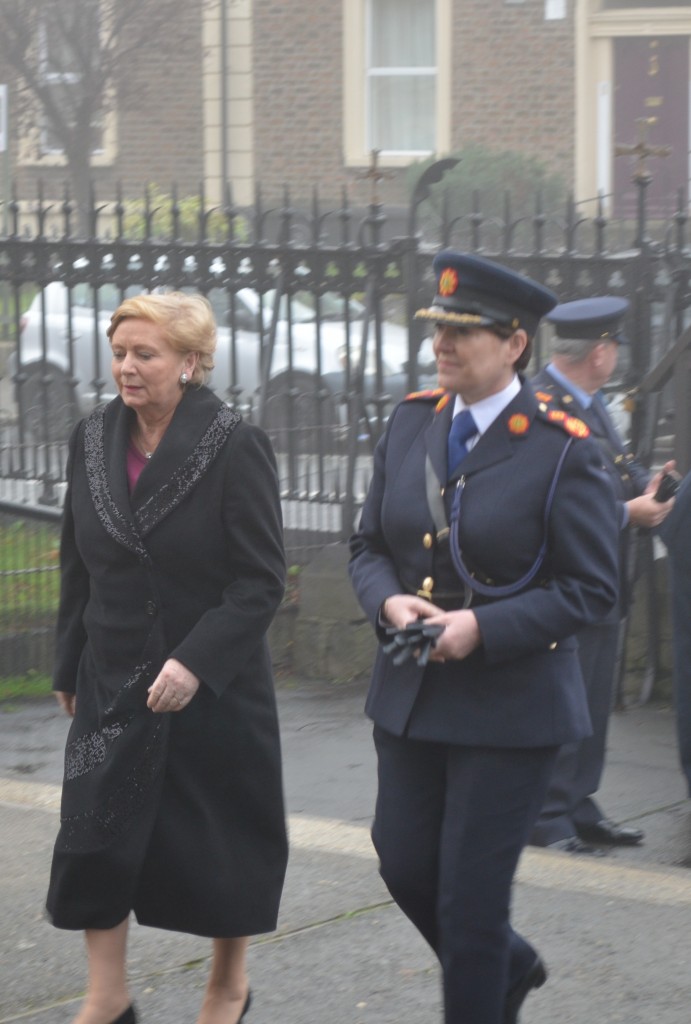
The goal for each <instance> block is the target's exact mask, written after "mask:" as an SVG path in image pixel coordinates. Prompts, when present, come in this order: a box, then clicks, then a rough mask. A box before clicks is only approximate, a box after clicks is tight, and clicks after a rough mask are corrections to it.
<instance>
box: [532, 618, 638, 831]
mask: <svg viewBox="0 0 691 1024" xmlns="http://www.w3.org/2000/svg"><path fill="white" fill-rule="evenodd" d="M620 629H621V627H620V623H619V621H618V620H617V621H615V622H605V623H599V624H597V625H594V626H587V627H586V628H585V629H583V630H581V631H580V633H578V660H579V663H580V666H581V673H582V675H583V681H584V682H585V688H586V693H587V697H588V711H589V712H590V721H591V723H592V727H593V732H592V735H591V736H588V737H586V739H583V740H579V741H578V742H577V743H566V744H564V746H563V747H562V748H561V749H560V751H559V756H558V757H557V762H556V765H555V767H554V774H553V776H552V779H551V781H550V784H549V789H548V790H547V796H546V798H545V803H544V806H543V808H542V810H541V812H540V816H539V818H538V821H537V824H536V826H535V829H534V830H533V834H532V836H531V841H532V842H533V843H534V844H535V845H537V846H549V845H550V844H551V843H556V842H558V841H559V840H561V839H570V838H572V837H573V836H574V835H576V834H577V833H578V829H579V828H582V827H583V826H586V827H587V826H588V825H594V824H595V823H596V822H598V821H600V820H601V819H602V818H604V817H605V815H604V812H603V811H602V809H601V807H600V806H599V805H598V803H597V802H596V801H595V800H594V798H593V794H594V793H596V792H597V790H598V789H599V787H600V782H601V780H602V773H603V771H604V767H605V756H606V751H607V731H608V726H609V719H610V715H611V712H612V703H613V698H614V677H615V673H616V665H617V654H618V650H619V634H620Z"/></svg>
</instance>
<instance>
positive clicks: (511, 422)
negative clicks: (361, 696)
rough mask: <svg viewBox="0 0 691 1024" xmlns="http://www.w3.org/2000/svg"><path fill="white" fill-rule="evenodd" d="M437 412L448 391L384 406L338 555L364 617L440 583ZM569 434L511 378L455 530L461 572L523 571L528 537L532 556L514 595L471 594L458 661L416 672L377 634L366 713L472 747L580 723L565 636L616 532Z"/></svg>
mask: <svg viewBox="0 0 691 1024" xmlns="http://www.w3.org/2000/svg"><path fill="white" fill-rule="evenodd" d="M452 410H453V402H452V401H448V400H447V396H443V397H442V399H441V400H439V399H438V396H434V397H430V396H425V395H422V396H420V397H413V398H411V399H410V400H407V401H405V402H403V403H401V404H400V405H399V406H398V407H397V408H396V409H395V410H394V413H393V414H392V416H391V418H390V420H389V423H388V426H387V430H386V433H385V435H384V437H383V438H382V440H381V442H380V443H379V445H378V447H377V450H376V454H375V464H374V474H373V479H372V483H371V486H370V490H369V493H368V496H367V499H366V502H365V505H364V508H363V512H362V518H361V522H360V526H359V529H358V531H357V533H356V534H355V535H354V536H353V538H352V540H351V562H350V573H351V578H352V582H353V585H354V588H355V591H356V594H357V596H358V598H359V601H360V603H361V605H362V607H363V609H364V611H365V612H366V614H367V616H368V617H369V619H370V621H371V622H372V624H373V625H374V626H375V628H377V627H378V624H379V619H378V616H379V612H380V608H381V605H382V603H383V602H384V600H385V599H386V598H387V597H390V596H391V595H393V594H398V593H401V592H412V593H415V592H417V591H423V592H424V591H427V592H429V593H430V596H431V600H432V601H434V600H435V596H437V594H438V593H439V591H440V590H443V589H444V588H443V587H442V585H441V582H440V581H442V580H443V579H446V580H447V583H445V584H444V587H447V586H448V578H449V573H448V564H449V557H448V542H446V543H445V541H444V538H443V536H442V534H443V528H442V529H441V530H440V529H439V522H438V517H436V516H435V515H434V511H433V508H432V505H433V504H434V502H433V501H432V500H431V494H432V492H433V491H434V489H435V488H436V489H437V490H438V492H442V493H444V494H445V496H446V497H448V492H449V490H450V489H453V487H454V486H455V479H454V478H452V481H451V482H450V483H449V484H448V486H447V469H446V448H447V437H448V432H449V427H450V423H451V415H452ZM580 432H581V430H580V427H579V425H578V421H572V420H568V419H565V420H560V419H555V420H552V419H551V418H550V417H549V415H548V414H547V413H543V412H541V411H540V410H539V408H538V402H537V400H536V398H535V395H534V393H533V391H532V389H531V387H530V385H529V384H527V383H523V385H522V388H521V391H520V392H519V394H518V395H517V396H516V397H515V398H514V399H513V400H512V401H511V402H510V403H509V405H508V406H507V407H506V408H505V409H504V411H503V412H502V413H501V414H500V415H499V416H498V417H497V418H496V419H495V421H494V422H493V423H492V424H491V426H490V427H489V429H488V430H487V431H486V432H485V433H484V434H483V435H482V436H481V437H480V439H479V441H478V443H477V445H476V446H475V447H474V448H473V449H472V450H471V451H470V453H469V454H468V455H467V456H466V458H465V459H464V461H463V462H462V464H461V467H460V469H461V472H462V474H463V478H464V489H463V501H462V509H461V516H460V521H459V536H460V546H461V549H462V553H463V557H464V560H465V561H466V563H467V565H468V568H469V569H471V570H472V571H474V572H475V573H476V575H478V578H479V577H480V576H482V578H483V579H484V580H489V581H492V582H493V583H494V584H501V585H508V584H511V583H515V582H516V581H518V580H520V579H521V578H522V577H523V576H524V574H526V573H527V572H528V571H529V570H530V568H531V567H532V566H533V564H534V563H535V561H536V556H537V554H538V552H539V550H540V547H541V545H542V543H543V540H544V541H546V557H545V559H544V562H543V563H542V565H541V568H540V571H539V573H538V574H537V576H536V578H535V579H534V580H533V581H532V583H530V584H529V585H527V586H526V587H524V588H521V589H520V590H519V591H518V592H517V593H516V594H514V595H513V596H507V597H504V598H502V599H498V600H492V599H491V598H490V599H483V603H480V602H479V601H478V602H474V604H473V609H474V611H475V615H476V617H477V621H478V624H479V627H480V632H481V634H482V645H481V647H480V648H478V649H477V650H475V651H474V652H473V653H472V654H471V655H469V656H468V657H467V658H465V659H463V660H461V661H450V662H447V663H445V664H433V663H430V664H428V665H427V667H426V668H424V669H423V668H420V667H419V666H418V665H417V663H416V662H415V661H414V660H413V659H411V660H409V661H407V662H404V663H403V664H402V665H396V664H395V663H394V661H393V656H392V655H391V654H386V653H384V651H383V650H382V647H381V646H380V647H379V649H378V652H377V657H376V661H375V666H374V671H373V676H372V682H371V686H370V690H369V694H368V698H367V711H368V714H369V715H370V716H371V718H372V719H373V720H374V721H375V722H376V723H377V724H378V725H380V726H382V727H383V728H384V729H386V730H388V731H389V732H392V733H394V734H395V735H399V736H400V735H403V734H406V735H408V736H410V737H411V738H413V739H423V740H435V741H440V742H444V743H456V744H470V745H475V746H483V745H484V746H498V747H537V746H552V745H558V744H562V743H567V742H569V741H572V740H576V739H579V738H581V737H583V736H584V735H587V733H588V732H589V728H590V723H589V718H588V710H587V705H586V699H585V694H584V689H583V682H582V677H581V673H580V668H579V664H578V658H577V645H576V641H575V639H574V638H573V634H574V633H575V632H576V631H577V630H579V629H580V628H581V627H582V626H584V625H585V624H587V623H589V622H592V621H594V620H596V619H599V618H601V617H602V616H603V615H605V614H606V613H607V611H608V610H609V609H610V608H611V607H612V605H613V603H614V601H615V599H616V588H617V528H616V516H615V510H614V495H613V491H612V486H611V483H610V481H609V479H608V478H607V474H606V473H605V472H604V470H603V468H602V459H601V456H600V453H599V451H598V448H597V445H596V444H594V442H593V441H592V440H591V439H589V438H582V437H578V436H576V435H577V434H578V433H580ZM586 433H587V431H586ZM565 449H566V450H565ZM562 455H563V456H564V458H563V463H562V466H561V470H560V472H559V473H558V474H557V466H558V464H559V461H560V459H561V457H562ZM430 470H431V481H432V483H431V485H430ZM552 485H554V494H553V500H552V502H551V505H550V504H549V502H548V493H549V491H550V488H551V487H552ZM455 580H456V587H457V588H458V586H459V580H458V578H457V577H456V578H455Z"/></svg>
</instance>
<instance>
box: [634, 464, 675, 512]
mask: <svg viewBox="0 0 691 1024" xmlns="http://www.w3.org/2000/svg"><path fill="white" fill-rule="evenodd" d="M675 468H676V462H675V461H674V459H670V461H669V462H665V464H664V466H663V467H662V469H661V470H660V472H659V473H656V474H655V476H654V477H653V478H652V479H651V481H650V483H649V484H648V486H647V487H646V489H645V492H644V493H643V494H641V495H640V496H639V497H638V498H632V499H631V501H627V503H626V506H627V508H628V510H629V522H630V523H632V524H633V525H634V526H645V527H647V528H648V529H651V528H652V527H655V526H659V525H660V523H663V522H664V521H665V519H666V518H667V516H668V515H669V513H670V512H671V511H672V508H673V507H674V498H670V499H669V501H662V502H660V501H655V497H654V495H655V492H656V491H657V489H658V487H659V486H660V481H661V480H662V477H663V476H664V475H665V473H673V472H674V470H675Z"/></svg>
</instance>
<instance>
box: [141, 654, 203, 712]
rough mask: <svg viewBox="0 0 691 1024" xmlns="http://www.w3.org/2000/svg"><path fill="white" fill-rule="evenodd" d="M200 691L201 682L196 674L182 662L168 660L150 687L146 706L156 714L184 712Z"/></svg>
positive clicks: (173, 659) (172, 659)
mask: <svg viewBox="0 0 691 1024" xmlns="http://www.w3.org/2000/svg"><path fill="white" fill-rule="evenodd" d="M198 689H199V680H198V679H197V677H196V676H195V674H194V673H193V672H190V670H189V669H188V668H185V666H184V665H183V664H182V662H180V661H177V660H176V659H175V658H168V661H167V662H166V663H165V665H164V666H163V668H162V669H161V671H160V672H159V673H158V675H157V676H156V678H155V679H154V681H153V683H152V684H151V686H150V687H149V699H148V700H147V702H146V706H147V707H148V708H151V710H152V711H156V712H161V711H182V710H183V709H184V708H186V707H187V705H188V704H189V702H190V701H191V700H192V698H193V697H194V695H195V693H196V692H197V690H198Z"/></svg>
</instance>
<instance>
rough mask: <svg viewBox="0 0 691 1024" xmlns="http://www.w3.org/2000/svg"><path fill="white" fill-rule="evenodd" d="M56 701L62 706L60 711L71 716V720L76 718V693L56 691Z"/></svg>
mask: <svg viewBox="0 0 691 1024" xmlns="http://www.w3.org/2000/svg"><path fill="white" fill-rule="evenodd" d="M54 693H55V699H56V701H57V702H58V704H59V705H60V709H61V710H62V711H64V712H65V714H66V715H69V716H70V718H74V709H75V707H76V703H77V696H76V694H74V693H67V692H66V691H65V690H55V691H54Z"/></svg>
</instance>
